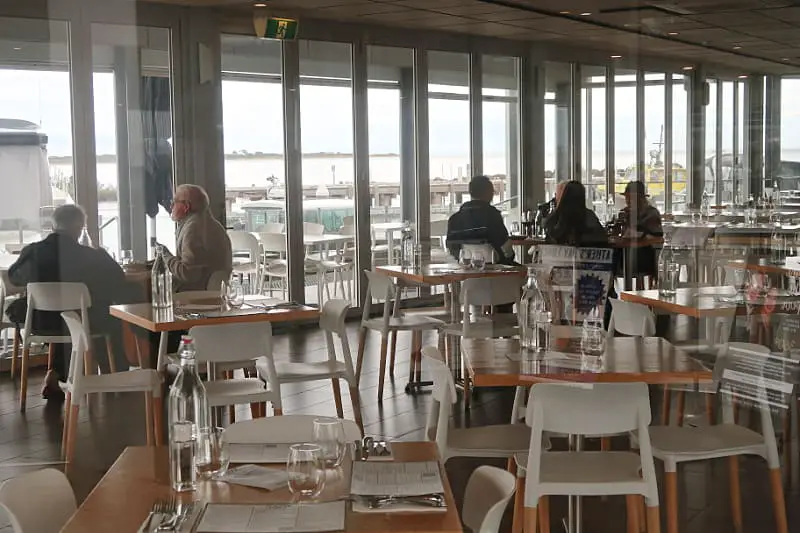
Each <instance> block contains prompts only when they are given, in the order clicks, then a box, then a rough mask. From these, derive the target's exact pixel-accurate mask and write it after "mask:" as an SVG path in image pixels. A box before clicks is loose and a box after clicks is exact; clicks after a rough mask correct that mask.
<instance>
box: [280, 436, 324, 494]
mask: <svg viewBox="0 0 800 533" xmlns="http://www.w3.org/2000/svg"><path fill="white" fill-rule="evenodd" d="M286 472H287V474H288V475H289V491H291V493H292V494H294V495H296V496H301V497H306V498H316V497H317V496H319V495H320V493H321V492H322V489H323V488H325V469H324V468H323V465H322V448H320V446H319V445H318V444H309V443H304V444H292V445H291V446H289V458H288V459H287V461H286Z"/></svg>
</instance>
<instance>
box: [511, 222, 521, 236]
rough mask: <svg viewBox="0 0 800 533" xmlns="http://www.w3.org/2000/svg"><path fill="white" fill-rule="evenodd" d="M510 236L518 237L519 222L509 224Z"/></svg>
mask: <svg viewBox="0 0 800 533" xmlns="http://www.w3.org/2000/svg"><path fill="white" fill-rule="evenodd" d="M511 235H519V222H512V223H511Z"/></svg>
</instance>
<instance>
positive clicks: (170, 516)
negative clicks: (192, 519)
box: [142, 498, 195, 533]
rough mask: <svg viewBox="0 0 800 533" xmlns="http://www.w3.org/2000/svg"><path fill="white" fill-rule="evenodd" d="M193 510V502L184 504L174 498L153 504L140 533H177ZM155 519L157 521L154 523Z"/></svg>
mask: <svg viewBox="0 0 800 533" xmlns="http://www.w3.org/2000/svg"><path fill="white" fill-rule="evenodd" d="M194 509H195V504H194V502H192V503H188V504H184V503H180V502H178V501H177V500H176V499H175V498H170V499H168V500H158V501H157V502H156V503H155V504H153V508H152V509H151V510H150V514H149V515H148V516H147V521H146V522H145V524H144V527H143V528H142V533H167V532H172V533H177V532H178V531H180V529H181V527H182V526H183V524H184V523H185V522H186V520H187V519H188V518H189V516H191V515H192V513H193V512H194ZM156 518H158V521H157V522H154V521H155V519H156Z"/></svg>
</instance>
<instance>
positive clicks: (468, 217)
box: [447, 176, 514, 264]
mask: <svg viewBox="0 0 800 533" xmlns="http://www.w3.org/2000/svg"><path fill="white" fill-rule="evenodd" d="M469 195H470V196H471V197H472V199H471V200H470V201H469V202H465V203H464V204H463V205H462V206H461V209H459V210H458V212H457V213H454V214H453V215H452V216H451V217H450V220H449V221H448V222H447V249H448V250H449V251H450V253H451V254H452V255H453V257H458V255H459V252H460V251H461V246H462V245H464V244H488V245H490V246H491V247H492V249H493V250H494V251H495V256H496V261H497V262H498V263H501V264H513V263H514V248H513V246H512V245H511V241H509V240H508V230H507V229H506V226H505V224H504V223H503V216H502V215H501V214H500V211H498V210H497V208H496V207H494V206H493V205H492V199H493V198H494V185H492V181H491V180H490V179H489V178H488V177H486V176H475V177H474V178H472V180H471V181H470V182H469ZM487 259H488V258H487Z"/></svg>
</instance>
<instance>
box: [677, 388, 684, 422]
mask: <svg viewBox="0 0 800 533" xmlns="http://www.w3.org/2000/svg"><path fill="white" fill-rule="evenodd" d="M675 410H676V411H678V420H677V421H676V423H677V424H678V427H683V417H684V415H685V414H686V392H685V391H678V405H676V406H675Z"/></svg>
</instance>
